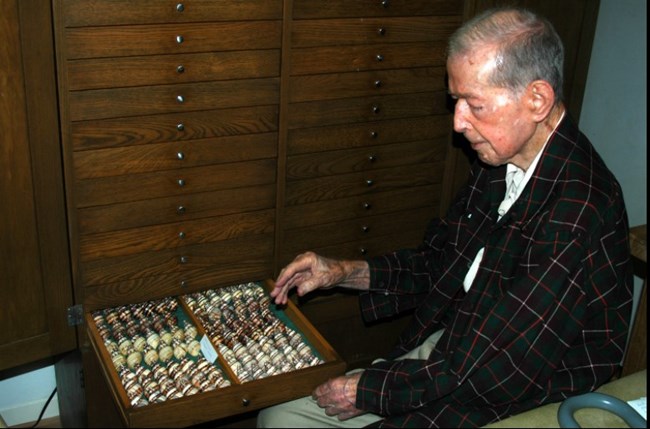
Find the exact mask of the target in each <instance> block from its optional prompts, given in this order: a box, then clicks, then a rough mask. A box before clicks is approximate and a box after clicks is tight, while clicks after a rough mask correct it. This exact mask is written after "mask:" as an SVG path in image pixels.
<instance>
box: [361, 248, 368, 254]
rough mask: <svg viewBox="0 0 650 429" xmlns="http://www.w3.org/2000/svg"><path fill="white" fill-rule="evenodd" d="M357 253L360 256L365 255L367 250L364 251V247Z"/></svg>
mask: <svg viewBox="0 0 650 429" xmlns="http://www.w3.org/2000/svg"><path fill="white" fill-rule="evenodd" d="M359 253H361V254H362V255H365V254H367V253H368V249H366V248H365V247H362V248H360V249H359Z"/></svg>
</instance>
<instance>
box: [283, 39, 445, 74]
mask: <svg viewBox="0 0 650 429" xmlns="http://www.w3.org/2000/svg"><path fill="white" fill-rule="evenodd" d="M445 50H446V47H445V44H444V43H442V42H431V43H429V42H427V43H417V44H415V43H409V44H393V45H360V46H343V47H341V46H327V47H323V48H320V47H319V48H303V49H294V50H293V51H292V57H291V75H292V76H296V75H306V74H317V73H341V72H342V73H344V72H358V71H366V70H387V69H397V68H406V67H433V66H440V65H444V63H445Z"/></svg>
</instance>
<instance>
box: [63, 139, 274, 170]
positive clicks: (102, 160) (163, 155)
mask: <svg viewBox="0 0 650 429" xmlns="http://www.w3.org/2000/svg"><path fill="white" fill-rule="evenodd" d="M277 139H278V136H277V133H265V134H245V135H240V136H229V137H218V138H212V139H203V140H190V141H176V142H168V143H155V144H148V145H138V146H126V147H120V148H107V149H96V150H85V151H78V152H74V153H73V162H74V166H75V178H76V179H77V180H82V179H90V178H96V177H108V176H119V175H123V174H138V173H147V172H153V171H164V170H174V169H177V168H187V167H197V166H202V165H211V164H224V163H230V162H240V161H249V160H254V159H264V158H275V157H276V156H277V145H278V143H277Z"/></svg>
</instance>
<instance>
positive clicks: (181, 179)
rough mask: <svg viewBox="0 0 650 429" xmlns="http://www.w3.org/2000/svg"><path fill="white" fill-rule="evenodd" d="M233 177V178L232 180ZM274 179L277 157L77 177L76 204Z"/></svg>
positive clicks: (224, 186)
mask: <svg viewBox="0 0 650 429" xmlns="http://www.w3.org/2000/svg"><path fill="white" fill-rule="evenodd" d="M235 178H236V180H235ZM275 179H276V160H275V159H263V160H258V161H249V162H237V163H230V164H217V165H210V166H204V167H192V168H183V169H178V170H169V171H163V172H155V173H142V174H132V175H125V176H114V177H102V178H97V179H85V180H79V181H77V182H76V184H75V195H76V202H77V208H82V207H90V206H96V205H102V204H114V203H123V202H128V201H137V200H141V199H149V198H160V197H167V196H172V195H177V196H183V195H188V194H192V193H196V192H207V191H214V190H219V189H229V188H235V187H245V186H252V185H264V184H268V183H274V182H275Z"/></svg>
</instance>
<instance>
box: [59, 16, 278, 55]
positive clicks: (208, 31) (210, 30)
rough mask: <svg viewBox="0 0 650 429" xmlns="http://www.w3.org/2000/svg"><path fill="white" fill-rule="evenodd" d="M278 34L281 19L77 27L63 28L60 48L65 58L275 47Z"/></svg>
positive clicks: (276, 46)
mask: <svg viewBox="0 0 650 429" xmlns="http://www.w3.org/2000/svg"><path fill="white" fill-rule="evenodd" d="M281 34H282V23H281V21H237V22H210V23H197V24H165V25H121V26H109V27H80V28H67V29H64V30H63V37H64V40H63V44H64V46H63V49H64V50H65V56H66V59H67V60H74V59H81V58H106V57H125V56H134V55H158V54H160V55H165V54H186V53H190V52H211V51H233V50H236V51H241V50H246V49H277V48H279V47H280V39H281Z"/></svg>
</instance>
